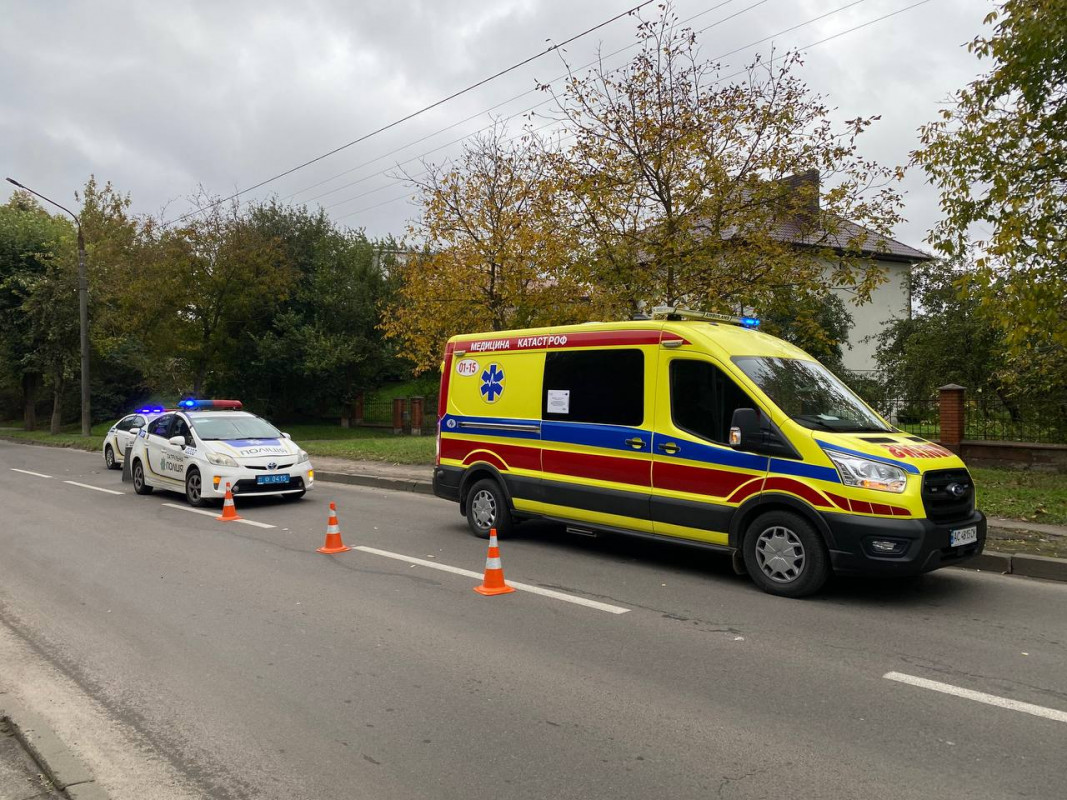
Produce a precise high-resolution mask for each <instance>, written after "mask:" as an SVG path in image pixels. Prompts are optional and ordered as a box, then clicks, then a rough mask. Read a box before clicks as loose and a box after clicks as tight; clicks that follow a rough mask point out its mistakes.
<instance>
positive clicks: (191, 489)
mask: <svg viewBox="0 0 1067 800" xmlns="http://www.w3.org/2000/svg"><path fill="white" fill-rule="evenodd" d="M203 489H204V486H203V483H202V482H201V479H200V470H198V469H191V470H189V472H188V473H187V474H186V476H185V499H186V500H187V501H188V502H189V505H191V506H193V507H194V508H199V507H200V506H204V505H207V501H206V500H205V499H204V494H203Z"/></svg>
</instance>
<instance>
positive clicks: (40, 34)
mask: <svg viewBox="0 0 1067 800" xmlns="http://www.w3.org/2000/svg"><path fill="white" fill-rule="evenodd" d="M638 2H639V0H582V1H581V2H579V0H495V2H492V3H488V2H480V1H477V0H390V1H389V2H380V1H377V2H368V0H355V1H354V2H353V0H348V1H347V2H340V0H337V1H336V2H334V1H332V0H303V1H302V2H300V3H293V2H269V1H268V0H231V1H230V2H207V1H206V0H205V1H204V2H177V1H176V2H171V3H167V4H158V3H136V2H125V3H123V2H115V1H112V0H94V2H83V3H74V2H62V1H61V0H55V1H53V2H26V0H0V19H2V20H3V23H2V25H0V176H3V177H6V176H11V177H13V178H15V179H16V180H19V181H20V182H22V183H24V184H26V185H27V186H30V187H32V188H34V189H36V190H37V191H39V192H41V193H43V194H45V195H48V196H50V197H52V198H54V199H56V200H58V201H59V202H61V203H63V204H64V205H68V203H73V202H74V197H73V193H74V191H75V190H76V189H78V188H79V187H80V186H82V185H84V183H85V180H86V179H87V178H88V176H89V175H90V174H95V175H96V176H97V178H98V179H100V180H110V181H111V182H112V183H113V184H114V185H115V186H116V187H118V188H119V189H120V190H122V191H124V192H128V193H130V195H131V196H132V200H133V207H134V210H135V211H137V212H140V213H147V214H156V215H160V214H162V216H163V217H164V218H165V219H168V220H172V219H174V218H175V217H177V216H180V215H181V214H183V213H186V212H187V211H188V210H189V209H190V208H191V206H190V202H189V197H190V196H191V195H193V194H194V193H195V191H196V189H197V187H198V186H200V185H203V187H204V188H205V190H206V191H208V192H209V193H211V194H214V195H229V194H232V193H234V192H236V191H238V190H244V189H246V188H247V187H250V186H252V185H254V184H257V183H259V182H260V181H262V180H265V179H267V178H269V177H271V176H273V175H276V174H278V173H281V172H283V171H285V170H288V169H290V168H292V167H295V166H297V165H298V164H301V163H303V162H305V161H308V160H309V159H312V158H314V157H316V156H318V155H321V154H322V153H325V152H327V151H330V150H332V149H334V148H337V147H339V146H341V145H343V144H345V143H346V142H350V141H352V140H354V139H357V138H359V137H361V136H363V135H365V134H367V133H369V132H371V131H373V130H375V129H377V128H379V127H382V126H383V125H386V124H388V123H391V122H393V121H395V120H398V119H400V118H402V117H404V116H406V115H408V114H411V113H412V112H415V111H417V110H418V109H420V108H422V107H424V106H427V105H429V104H431V103H434V102H436V101H438V100H440V99H441V98H443V97H446V96H448V95H450V94H452V93H453V92H455V91H457V90H459V89H462V88H464V87H466V86H469V85H470V84H473V83H476V82H478V81H480V80H481V79H483V78H485V77H488V76H489V75H492V74H494V73H496V72H498V71H499V70H501V69H504V68H506V67H508V66H510V65H512V64H514V63H516V62H518V61H521V60H523V59H525V58H526V57H528V56H531V55H534V54H536V53H538V52H539V51H541V50H543V49H544V48H545V47H546V46H547V44H548V42H549V41H551V42H561V41H564V40H566V39H568V38H570V37H571V36H574V35H575V34H578V33H581V32H582V31H584V30H586V29H588V28H591V27H593V26H595V25H597V24H599V23H601V22H604V21H605V20H608V19H610V18H611V17H613V16H615V15H616V14H619V13H620V12H623V11H625V10H626V9H628V8H631V7H633V6H634V5H636V4H637V3H638ZM916 2H917V0H858V2H857V1H856V0H676V2H675V8H676V12H677V14H678V16H679V17H680V18H681V19H683V20H686V19H690V18H692V21H691V22H690V23H689V24H690V25H691V26H692V27H693V28H694V29H696V30H701V29H707V30H704V31H703V32H702V33H701V34H700V37H699V38H700V42H701V47H702V52H703V54H704V55H706V56H708V57H709V58H714V57H717V56H719V55H721V54H723V53H726V52H729V51H732V50H735V49H738V48H744V49H742V50H741V51H740V52H738V53H736V54H734V55H731V56H729V57H728V58H727V59H726V63H727V64H728V65H730V66H733V67H740V66H742V65H743V64H744V63H745V62H746V61H748V60H749V59H750V58H751V57H752V55H753V54H754V53H755V52H756V50H757V49H759V50H762V51H763V52H767V51H768V49H769V48H770V47H771V45H772V44H773V45H774V47H775V48H776V49H778V50H781V49H784V48H789V47H807V46H809V45H812V44H814V43H816V42H819V41H820V40H823V39H826V38H827V37H831V36H834V35H835V34H839V33H842V32H845V31H848V30H849V29H851V28H855V27H857V26H860V25H863V24H864V23H867V22H870V21H872V20H876V19H877V18H879V17H882V16H884V15H887V14H890V13H892V12H894V11H898V10H900V9H905V8H907V7H908V6H911V5H913V4H914V3H916ZM991 8H992V4H991V0H927V2H925V3H922V4H920V5H918V6H916V7H914V8H911V9H909V10H906V11H903V12H902V13H899V14H897V15H895V16H892V17H890V18H888V19H885V20H883V21H880V22H874V23H873V24H871V25H868V26H867V27H864V28H862V29H860V30H856V31H854V32H851V33H844V35H842V36H840V37H838V38H835V39H833V40H831V41H828V42H825V43H823V44H816V45H815V46H812V47H810V49H808V50H807V53H808V56H807V59H806V64H805V67H804V69H803V72H802V77H803V78H804V79H805V80H806V82H807V83H808V85H809V86H810V87H811V88H812V89H813V90H814V91H816V92H818V93H820V94H822V95H824V96H825V97H826V98H827V100H828V102H829V103H830V105H832V106H834V107H836V108H837V109H838V111H837V112H835V113H836V115H837V117H838V118H839V119H846V118H852V117H856V116H858V115H871V114H880V115H881V116H882V120H881V122H880V123H878V124H877V125H876V126H875V127H874V129H873V130H872V132H871V133H869V134H867V135H865V137H863V138H864V139H866V142H865V144H864V145H863V153H864V155H866V156H868V157H871V158H874V159H875V160H877V161H879V162H880V163H883V164H890V165H896V164H903V163H905V162H906V161H907V159H908V153H909V151H910V150H912V149H913V148H914V147H915V146H916V143H917V134H916V130H917V128H918V127H919V126H920V125H921V124H922V123H924V122H926V121H929V120H931V119H933V118H934V117H935V115H936V113H937V110H938V108H939V106H940V105H941V104H942V103H943V102H944V101H945V99H946V98H947V97H948V96H949V94H950V93H951V92H952V91H953V90H954V89H956V88H957V87H960V86H962V85H964V84H965V83H967V82H968V81H970V80H972V79H973V78H974V77H975V75H976V74H977V72H978V70H979V65H978V63H977V62H976V61H975V60H974V59H973V57H971V56H970V55H969V54H968V53H967V52H966V49H965V47H964V45H965V43H966V42H968V41H969V40H971V39H972V38H973V37H974V36H975V35H977V34H978V33H979V32H980V31H981V30H982V26H981V20H982V17H983V16H984V15H985V14H986V12H987V11H989V10H990V9H991ZM645 13H646V15H649V16H654V15H655V13H656V11H655V6H654V5H650V6H647V7H646V9H645ZM820 16H821V17H822V18H821V19H818V20H815V18H816V17H820ZM728 17H732V18H730V19H727V18H728ZM812 20H814V21H812ZM802 23H807V24H802ZM798 25H799V26H800V27H797V28H796V29H795V30H792V31H788V32H785V31H787V29H790V28H793V27H794V26H798ZM709 26H710V27H709ZM634 28H635V20H633V19H632V18H623V19H620V20H618V21H616V22H613V23H611V24H610V25H607V26H606V27H603V28H601V29H599V30H597V31H595V32H594V33H592V34H589V35H587V36H585V37H583V38H581V39H579V40H577V41H575V42H574V43H572V44H570V45H568V46H567V48H566V58H567V60H568V61H569V62H570V63H571V64H572V65H574V66H580V65H584V64H586V63H587V62H589V61H590V60H591V59H592V58H594V57H595V55H596V52H597V49H598V48H599V49H600V50H601V51H602V52H603V53H604V54H608V53H612V52H614V51H616V50H619V49H620V48H624V47H626V46H627V45H631V44H632V43H633V42H634V41H635V40H634ZM767 37H773V38H771V39H768V41H765V42H762V43H761V44H759V45H756V46H750V45H752V44H753V43H755V42H758V41H759V40H762V39H765V38H767ZM632 53H633V49H629V50H625V51H623V52H622V53H619V54H618V55H614V56H610V57H608V58H606V63H607V64H608V65H609V66H616V65H618V64H621V63H623V62H624V61H625V60H626V59H627V57H628V56H630V55H632ZM561 72H562V63H561V61H560V56H559V55H558V54H550V55H546V56H543V57H541V58H538V59H536V60H535V61H533V62H532V63H530V64H529V65H527V66H525V67H522V68H520V69H518V70H515V71H514V72H511V73H509V74H508V75H506V76H504V77H502V78H499V79H496V80H494V81H491V82H489V83H488V84H486V85H485V86H482V87H480V88H478V89H476V90H474V91H472V92H469V93H467V94H465V95H463V96H462V97H459V98H457V99H455V100H452V101H449V102H448V103H445V104H443V105H441V106H439V107H437V108H435V109H433V110H432V111H429V112H427V113H425V114H422V115H420V116H419V117H417V118H415V119H412V120H410V121H408V122H405V123H403V124H401V125H398V126H396V127H395V128H392V129H390V130H389V131H387V132H385V133H382V134H379V135H376V136H373V137H371V138H369V139H367V140H366V141H364V142H361V143H359V144H356V145H353V146H351V147H348V148H347V149H344V150H342V151H341V152H339V153H337V154H336V155H333V156H330V157H329V158H326V159H323V160H322V161H319V162H318V163H316V164H313V165H311V166H309V167H307V168H304V169H301V170H298V171H297V172H295V173H293V174H291V175H288V176H286V177H284V178H281V179H279V180H277V181H274V182H272V183H270V184H269V185H267V186H264V187H262V188H261V189H257V190H256V191H254V192H252V193H250V194H247V195H244V196H245V197H265V196H267V195H269V194H272V193H273V194H276V195H277V196H278V197H280V198H283V199H286V200H288V201H290V202H297V203H307V204H308V205H309V206H312V207H314V206H317V205H320V204H321V205H322V206H323V207H326V208H327V209H328V211H329V213H330V214H331V215H332V216H333V218H334V219H336V220H337V221H338V222H340V223H342V224H345V225H349V226H352V227H363V228H365V229H366V230H367V232H368V234H370V235H372V236H377V235H383V234H387V233H394V234H400V233H402V232H403V230H404V228H405V224H406V221H407V220H409V219H410V218H411V217H412V216H413V215H414V214H415V209H414V207H413V206H412V204H411V202H410V199H409V197H410V189H409V188H408V187H406V186H405V185H404V184H403V183H401V182H399V181H397V180H396V179H395V178H393V177H390V175H395V173H396V171H397V170H396V166H397V164H398V163H401V164H402V165H403V166H404V168H406V169H408V170H412V171H415V172H418V171H419V170H420V169H421V168H420V167H419V166H418V163H419V160H420V158H425V159H428V160H431V161H436V162H442V161H444V160H446V159H447V158H448V156H449V154H453V153H455V152H456V151H457V150H458V148H459V147H460V144H458V143H457V142H458V140H461V139H462V137H464V136H466V135H470V134H472V133H474V132H476V131H478V130H479V129H482V128H484V127H485V126H486V125H488V124H490V122H491V120H492V115H496V116H500V117H509V116H511V115H519V114H521V113H522V112H525V111H527V110H528V109H530V108H531V107H533V106H535V105H536V104H538V103H543V102H544V101H545V96H544V95H542V94H539V93H537V92H534V91H531V90H532V89H533V87H534V85H535V82H536V81H542V82H547V81H550V80H552V79H554V78H557V77H558V76H559V75H560V73H561ZM535 110H539V111H541V112H544V111H546V110H547V107H546V106H541V107H540V108H539V109H535ZM510 124H511V125H514V126H516V129H517V128H518V126H519V125H520V124H521V118H520V117H516V119H515V120H514V121H513V122H511V123H510ZM535 124H537V123H536V122H535ZM404 162H409V163H406V164H405V163H404ZM11 188H12V187H11V186H10V185H9V184H7V183H2V184H0V202H3V201H4V200H6V199H7V197H8V196H9V195H10V191H9V190H10V189H11ZM906 191H907V196H906V201H907V208H906V212H905V213H906V216H907V217H908V222H907V223H906V224H903V225H901V226H899V227H898V229H897V231H896V235H897V237H898V238H900V239H902V240H903V241H905V242H907V243H908V244H911V245H915V246H922V241H923V239H924V237H925V236H926V231H927V230H928V229H929V228H930V227H931V225H932V224H933V223H934V222H935V221H936V219H937V197H936V194H935V193H934V192H933V191H932V190H931V188H930V187H928V186H926V185H925V182H924V181H923V179H922V177H921V175H920V174H919V173H918V172H913V173H912V174H911V175H910V176H909V179H908V181H907V183H906ZM924 249H925V248H924Z"/></svg>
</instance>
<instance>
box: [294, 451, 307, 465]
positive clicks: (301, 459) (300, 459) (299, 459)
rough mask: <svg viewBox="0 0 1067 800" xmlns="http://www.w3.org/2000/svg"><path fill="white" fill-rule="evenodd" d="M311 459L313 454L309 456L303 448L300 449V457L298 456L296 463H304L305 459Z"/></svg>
mask: <svg viewBox="0 0 1067 800" xmlns="http://www.w3.org/2000/svg"><path fill="white" fill-rule="evenodd" d="M310 460H311V456H309V455H308V454H307V453H306V452H304V451H303V450H301V451H300V457H299V458H297V460H296V463H297V464H303V463H304V462H305V461H310Z"/></svg>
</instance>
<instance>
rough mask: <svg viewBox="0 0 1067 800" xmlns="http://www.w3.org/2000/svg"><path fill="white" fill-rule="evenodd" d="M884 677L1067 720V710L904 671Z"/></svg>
mask: <svg viewBox="0 0 1067 800" xmlns="http://www.w3.org/2000/svg"><path fill="white" fill-rule="evenodd" d="M882 677H883V678H888V679H889V680H891V681H899V682H900V683H907V684H909V685H911V686H918V687H921V688H923V689H932V690H933V691H935V692H943V693H944V694H951V695H955V696H956V697H964V698H966V699H967V700H974V701H975V702H978V703H987V704H988V705H991V706H999V707H1000V708H1010V709H1011V710H1012V711H1022V712H1023V713H1024V714H1033V715H1034V716H1035V717H1044V718H1045V719H1051V720H1055V721H1056V722H1067V711H1060V710H1059V709H1056V708H1045V707H1044V706H1035V705H1034V704H1033V703H1024V702H1022V701H1021V700H1009V699H1008V698H1006V697H997V696H996V695H995V694H986V693H985V692H976V691H974V690H972V689H961V688H960V687H959V686H953V685H952V684H950V683H941V682H940V681H931V680H927V679H926V678H916V677H915V676H914V675H905V674H904V673H902V672H887V673H886V674H885V675H883V676H882Z"/></svg>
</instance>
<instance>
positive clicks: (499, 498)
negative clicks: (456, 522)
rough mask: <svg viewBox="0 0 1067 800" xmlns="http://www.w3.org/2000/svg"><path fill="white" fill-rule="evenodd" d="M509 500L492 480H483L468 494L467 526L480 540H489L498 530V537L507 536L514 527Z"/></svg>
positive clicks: (477, 482) (476, 483)
mask: <svg viewBox="0 0 1067 800" xmlns="http://www.w3.org/2000/svg"><path fill="white" fill-rule="evenodd" d="M513 524H514V523H513V522H512V520H511V511H510V510H509V509H508V499H507V497H506V496H505V495H504V490H503V489H502V488H501V487H500V484H499V483H497V482H496V481H495V480H493V479H492V478H482V479H481V480H480V481H476V482H475V484H474V485H473V486H472V487H471V488H470V491H469V492H467V525H469V526H470V529H471V533H473V534H474V535H475V536H477V537H478V538H479V539H488V538H489V531H490V530H492V529H493V528H496V532H497V535H498V536H507V535H508V534H509V533H511V529H512V526H513Z"/></svg>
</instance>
